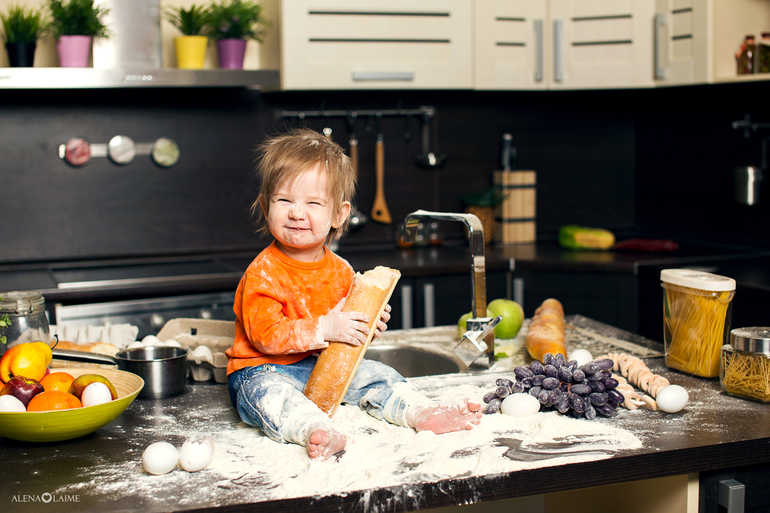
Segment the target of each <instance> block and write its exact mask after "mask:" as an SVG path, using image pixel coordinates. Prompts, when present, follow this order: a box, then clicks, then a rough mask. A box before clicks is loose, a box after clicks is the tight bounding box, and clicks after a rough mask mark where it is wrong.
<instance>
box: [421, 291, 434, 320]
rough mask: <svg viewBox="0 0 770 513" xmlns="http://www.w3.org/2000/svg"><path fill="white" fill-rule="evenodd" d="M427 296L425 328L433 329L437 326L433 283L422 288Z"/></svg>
mask: <svg viewBox="0 0 770 513" xmlns="http://www.w3.org/2000/svg"><path fill="white" fill-rule="evenodd" d="M422 291H423V294H424V295H425V305H424V306H425V327H426V328H432V327H433V326H435V325H436V294H435V287H434V286H433V284H432V283H426V284H425V285H423V286H422Z"/></svg>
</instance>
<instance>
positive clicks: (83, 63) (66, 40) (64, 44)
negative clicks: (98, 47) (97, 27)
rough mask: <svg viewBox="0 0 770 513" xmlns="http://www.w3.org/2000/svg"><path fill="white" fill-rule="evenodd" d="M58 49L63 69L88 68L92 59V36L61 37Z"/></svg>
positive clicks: (60, 64)
mask: <svg viewBox="0 0 770 513" xmlns="http://www.w3.org/2000/svg"><path fill="white" fill-rule="evenodd" d="M56 49H57V50H58V52H59V66H61V67H62V68H87V67H88V59H89V57H91V36H61V37H60V38H59V41H58V42H57V43H56Z"/></svg>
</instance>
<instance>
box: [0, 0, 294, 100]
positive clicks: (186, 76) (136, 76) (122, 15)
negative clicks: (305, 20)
mask: <svg viewBox="0 0 770 513" xmlns="http://www.w3.org/2000/svg"><path fill="white" fill-rule="evenodd" d="M94 3H95V4H98V5H101V6H103V7H105V8H107V9H109V13H108V14H107V16H106V19H105V24H106V25H107V26H108V27H109V31H110V37H109V38H108V39H104V40H96V41H94V45H93V67H89V68H60V67H51V68H44V67H37V68H0V89H95V88H119V87H248V88H254V89H261V88H267V89H277V88H278V87H280V72H279V71H278V70H277V69H268V70H262V69H260V70H230V69H201V70H188V69H176V68H163V67H162V58H161V30H160V0H131V1H126V0H95V2H94Z"/></svg>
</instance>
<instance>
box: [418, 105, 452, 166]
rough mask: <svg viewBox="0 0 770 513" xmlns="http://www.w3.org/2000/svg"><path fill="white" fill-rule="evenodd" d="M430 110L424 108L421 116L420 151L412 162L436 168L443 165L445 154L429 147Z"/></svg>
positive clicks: (431, 117)
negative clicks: (439, 153) (435, 151)
mask: <svg viewBox="0 0 770 513" xmlns="http://www.w3.org/2000/svg"><path fill="white" fill-rule="evenodd" d="M433 114H434V112H433V111H432V110H427V109H426V110H425V112H424V113H423V116H422V134H421V137H422V153H420V154H419V155H417V156H416V157H415V158H414V163H415V164H417V165H418V166H420V167H423V168H426V169H437V168H440V167H441V166H443V165H444V162H445V161H446V155H443V154H441V155H437V154H435V153H433V152H432V151H431V149H430V147H431V126H432V125H433Z"/></svg>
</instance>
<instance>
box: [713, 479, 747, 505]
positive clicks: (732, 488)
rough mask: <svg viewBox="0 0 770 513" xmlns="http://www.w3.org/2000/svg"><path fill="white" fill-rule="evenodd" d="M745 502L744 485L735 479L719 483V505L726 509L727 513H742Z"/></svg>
mask: <svg viewBox="0 0 770 513" xmlns="http://www.w3.org/2000/svg"><path fill="white" fill-rule="evenodd" d="M745 501H746V485H744V484H743V483H741V482H739V481H736V480H735V479H725V480H724V481H720V482H719V504H720V506H724V507H725V508H727V513H743V509H744V504H745Z"/></svg>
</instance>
